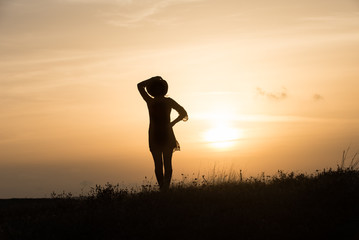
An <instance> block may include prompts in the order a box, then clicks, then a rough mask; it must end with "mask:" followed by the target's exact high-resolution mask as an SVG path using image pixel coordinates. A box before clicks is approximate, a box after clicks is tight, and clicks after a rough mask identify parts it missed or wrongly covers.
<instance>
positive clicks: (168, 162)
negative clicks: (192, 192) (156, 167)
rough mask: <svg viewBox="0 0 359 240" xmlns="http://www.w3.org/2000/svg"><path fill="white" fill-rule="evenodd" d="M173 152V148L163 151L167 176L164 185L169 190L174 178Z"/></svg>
mask: <svg viewBox="0 0 359 240" xmlns="http://www.w3.org/2000/svg"><path fill="white" fill-rule="evenodd" d="M172 154H173V150H172V149H171V150H169V151H165V152H164V153H163V162H164V167H165V176H164V183H163V187H164V188H165V190H167V189H168V188H169V187H170V183H171V178H172Z"/></svg>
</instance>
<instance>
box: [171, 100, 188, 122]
mask: <svg viewBox="0 0 359 240" xmlns="http://www.w3.org/2000/svg"><path fill="white" fill-rule="evenodd" d="M171 107H172V108H173V109H174V110H176V111H177V112H178V117H177V118H176V119H174V120H173V121H172V122H171V123H170V124H171V127H173V126H174V125H175V124H176V123H178V122H179V121H182V120H183V121H187V120H188V114H187V112H186V110H185V109H184V108H183V107H182V106H181V105H179V104H178V103H177V102H176V101H175V100H173V99H171Z"/></svg>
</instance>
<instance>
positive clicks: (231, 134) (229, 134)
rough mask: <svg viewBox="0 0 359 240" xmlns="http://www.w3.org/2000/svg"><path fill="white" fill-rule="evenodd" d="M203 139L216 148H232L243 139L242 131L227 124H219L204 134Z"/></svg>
mask: <svg viewBox="0 0 359 240" xmlns="http://www.w3.org/2000/svg"><path fill="white" fill-rule="evenodd" d="M203 138H204V140H205V141H206V142H208V143H210V145H211V146H212V147H214V148H221V149H223V148H230V147H232V146H234V145H235V143H236V141H237V140H238V139H240V138H242V131H241V130H240V129H238V128H234V127H231V126H230V125H229V124H228V123H226V122H217V124H216V125H215V126H214V127H212V128H210V129H208V130H207V131H205V132H204V134H203Z"/></svg>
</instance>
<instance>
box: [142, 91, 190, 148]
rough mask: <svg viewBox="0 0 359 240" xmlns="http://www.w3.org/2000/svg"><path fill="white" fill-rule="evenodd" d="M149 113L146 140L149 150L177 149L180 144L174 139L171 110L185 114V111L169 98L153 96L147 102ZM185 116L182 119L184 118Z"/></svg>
mask: <svg viewBox="0 0 359 240" xmlns="http://www.w3.org/2000/svg"><path fill="white" fill-rule="evenodd" d="M147 107H148V111H149V115H150V126H149V130H148V142H149V147H150V151H151V152H158V151H160V152H164V151H171V150H172V151H179V150H180V145H179V143H178V141H177V140H176V137H175V134H174V132H173V128H172V127H171V125H170V122H171V118H170V116H171V110H172V108H173V109H175V110H176V111H177V112H178V113H179V114H182V115H183V114H184V113H185V115H186V111H185V110H184V109H183V107H181V106H180V105H179V104H178V103H177V102H175V101H174V100H173V99H171V98H165V97H164V98H154V99H152V100H151V101H148V102H147ZM186 118H187V116H186V117H184V119H183V120H186Z"/></svg>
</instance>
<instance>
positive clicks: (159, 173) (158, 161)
mask: <svg viewBox="0 0 359 240" xmlns="http://www.w3.org/2000/svg"><path fill="white" fill-rule="evenodd" d="M151 153H152V157H153V160H154V162H155V174H156V179H157V182H158V185H159V186H160V189H162V188H163V163H162V153H161V152H160V151H152V152H151Z"/></svg>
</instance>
